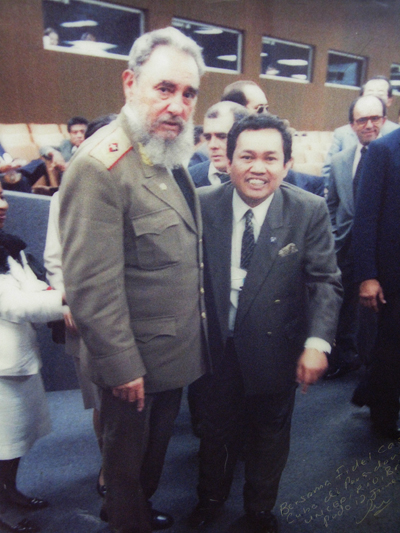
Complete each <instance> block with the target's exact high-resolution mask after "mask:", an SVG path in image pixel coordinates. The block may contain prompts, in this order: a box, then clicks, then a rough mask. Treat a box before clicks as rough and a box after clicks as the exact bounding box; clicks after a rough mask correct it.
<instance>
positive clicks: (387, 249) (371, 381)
mask: <svg viewBox="0 0 400 533" xmlns="http://www.w3.org/2000/svg"><path fill="white" fill-rule="evenodd" d="M399 198H400V130H396V131H394V132H393V133H390V134H389V135H386V136H385V137H383V138H382V139H378V140H377V141H375V142H373V143H371V145H370V147H369V148H368V153H367V157H366V160H365V164H364V170H363V173H362V177H361V180H360V184H359V187H358V194H357V202H356V212H355V218H354V226H353V247H354V260H355V279H356V281H357V282H360V283H361V285H360V293H359V294H360V302H361V304H363V305H365V306H366V307H368V308H370V309H373V310H374V311H375V312H377V313H378V336H377V342H376V345H375V348H374V354H373V358H372V363H371V367H370V369H369V373H368V388H369V391H370V399H369V402H368V405H369V407H370V409H371V420H372V423H373V426H374V428H375V429H376V430H377V431H378V432H379V433H380V434H381V435H383V436H385V437H388V438H397V437H399V436H400V432H399V429H398V428H397V419H398V414H399V395H400V357H399V354H400V329H399V324H400V238H399V235H400V205H399Z"/></svg>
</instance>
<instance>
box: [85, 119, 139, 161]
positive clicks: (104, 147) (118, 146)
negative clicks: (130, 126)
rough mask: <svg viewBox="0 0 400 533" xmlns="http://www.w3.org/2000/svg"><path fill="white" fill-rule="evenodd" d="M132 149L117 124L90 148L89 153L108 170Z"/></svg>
mask: <svg viewBox="0 0 400 533" xmlns="http://www.w3.org/2000/svg"><path fill="white" fill-rule="evenodd" d="M132 149H133V148H132V144H131V141H130V140H129V138H128V137H127V136H126V134H125V132H124V130H123V129H122V128H121V126H118V127H117V128H115V130H113V131H112V132H111V133H110V134H109V135H107V136H106V137H105V138H104V139H102V140H101V141H100V142H99V143H98V144H96V146H95V147H94V148H92V150H91V151H90V155H91V156H92V157H94V158H95V159H97V160H98V161H100V162H101V163H103V165H105V166H106V168H107V170H110V169H111V168H112V167H113V166H114V165H115V164H116V163H117V162H118V161H119V160H120V159H121V158H122V157H124V155H126V154H127V153H128V152H129V151H130V150H132Z"/></svg>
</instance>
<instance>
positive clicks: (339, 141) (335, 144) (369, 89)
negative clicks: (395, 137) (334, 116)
mask: <svg viewBox="0 0 400 533" xmlns="http://www.w3.org/2000/svg"><path fill="white" fill-rule="evenodd" d="M392 93H393V88H392V85H391V84H390V81H389V80H388V79H387V78H386V77H385V76H374V77H373V78H371V79H370V80H368V81H367V83H366V84H365V85H363V86H362V88H361V91H360V96H377V97H378V98H381V99H382V100H383V101H384V102H385V104H386V107H390V106H391V104H392V101H393V97H392ZM399 127H400V126H399V125H398V124H396V123H395V122H392V121H391V120H386V122H385V124H384V126H383V127H382V128H381V135H387V134H388V133H390V132H392V131H394V130H395V129H397V128H399ZM357 142H358V139H357V135H356V134H355V132H354V131H353V129H352V127H351V125H350V124H345V125H344V126H340V128H336V129H335V131H334V135H333V141H332V146H331V147H330V149H329V152H328V154H327V156H326V159H325V163H324V166H323V168H322V176H323V177H324V178H325V180H326V181H328V180H329V174H330V166H331V160H332V157H333V156H334V155H335V154H337V153H338V152H341V151H342V150H345V149H347V148H351V147H352V146H355V145H356V144H357Z"/></svg>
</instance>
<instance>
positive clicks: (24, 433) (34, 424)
mask: <svg viewBox="0 0 400 533" xmlns="http://www.w3.org/2000/svg"><path fill="white" fill-rule="evenodd" d="M50 431H51V422H50V414H49V408H48V405H47V400H46V393H45V391H44V388H43V382H42V377H41V375H40V374H34V375H32V376H1V377H0V460H7V459H15V458H16V457H22V456H23V455H25V454H26V452H27V451H28V450H29V449H30V448H31V447H32V445H33V444H34V443H35V441H36V440H37V439H40V437H43V436H44V435H47V434H48V433H50Z"/></svg>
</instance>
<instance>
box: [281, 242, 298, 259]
mask: <svg viewBox="0 0 400 533" xmlns="http://www.w3.org/2000/svg"><path fill="white" fill-rule="evenodd" d="M298 251H299V250H298V248H297V246H296V245H295V244H294V242H291V243H290V244H287V245H286V246H284V247H283V248H281V249H280V250H279V252H278V255H279V256H280V257H286V256H287V255H290V254H294V253H296V252H298Z"/></svg>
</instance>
